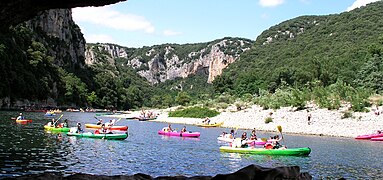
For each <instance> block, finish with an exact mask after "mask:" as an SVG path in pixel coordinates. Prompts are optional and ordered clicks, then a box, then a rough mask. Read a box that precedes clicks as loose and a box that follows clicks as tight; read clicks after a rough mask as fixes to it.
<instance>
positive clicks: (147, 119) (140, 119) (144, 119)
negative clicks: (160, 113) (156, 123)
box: [135, 117, 157, 121]
mask: <svg viewBox="0 0 383 180" xmlns="http://www.w3.org/2000/svg"><path fill="white" fill-rule="evenodd" d="M135 119H138V120H139V121H149V120H155V119H157V118H156V117H154V118H140V117H138V118H135Z"/></svg>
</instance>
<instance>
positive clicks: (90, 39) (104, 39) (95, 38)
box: [84, 34, 117, 43]
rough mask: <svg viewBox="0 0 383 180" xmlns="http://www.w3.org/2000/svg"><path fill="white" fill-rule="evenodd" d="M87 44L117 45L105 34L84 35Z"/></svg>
mask: <svg viewBox="0 0 383 180" xmlns="http://www.w3.org/2000/svg"><path fill="white" fill-rule="evenodd" d="M84 36H85V39H86V42H87V43H117V42H116V40H114V39H113V37H112V36H109V35H106V34H90V35H84Z"/></svg>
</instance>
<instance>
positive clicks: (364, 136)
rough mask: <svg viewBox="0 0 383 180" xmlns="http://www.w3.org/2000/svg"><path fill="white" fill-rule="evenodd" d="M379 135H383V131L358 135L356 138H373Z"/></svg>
mask: <svg viewBox="0 0 383 180" xmlns="http://www.w3.org/2000/svg"><path fill="white" fill-rule="evenodd" d="M377 137H383V133H375V134H365V135H360V136H357V137H356V138H355V139H371V138H377Z"/></svg>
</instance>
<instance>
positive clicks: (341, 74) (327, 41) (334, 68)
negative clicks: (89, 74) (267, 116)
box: [214, 2, 383, 95]
mask: <svg viewBox="0 0 383 180" xmlns="http://www.w3.org/2000/svg"><path fill="white" fill-rule="evenodd" d="M381 17H383V2H376V3H373V4H370V5H368V6H366V7H362V8H360V9H355V10H353V11H350V12H344V13H341V14H339V15H327V16H302V17H297V18H295V19H291V20H288V21H285V22H282V23H280V24H278V25H276V26H273V27H271V28H270V29H268V30H266V31H264V32H263V33H262V34H261V35H260V36H259V37H257V40H256V42H255V43H254V46H253V47H252V49H251V50H250V51H247V52H245V53H244V54H243V55H242V56H241V58H240V60H238V61H236V62H235V63H233V64H232V65H230V66H229V68H227V69H226V70H225V71H224V73H223V75H222V76H220V77H219V78H217V79H216V80H215V81H214V86H215V87H216V91H217V92H220V93H222V92H230V93H232V94H237V95H243V94H246V93H250V94H257V93H258V92H259V90H260V89H263V90H268V91H270V92H275V90H276V89H278V88H280V87H281V86H285V85H290V86H295V87H300V88H302V87H305V86H308V85H309V84H310V83H313V82H315V83H317V84H318V83H319V84H320V85H323V86H325V87H326V86H329V85H331V84H334V83H336V82H337V81H341V82H344V83H346V84H348V85H351V86H352V87H359V86H362V87H365V88H372V89H373V90H374V91H376V92H381V91H382V90H383V88H382V86H381V85H379V84H381V82H382V78H383V68H382V62H381V61H382V48H383V26H382V25H383V19H382V18H381ZM372 63H377V64H374V65H373V64H372ZM372 65H373V67H371V66H372ZM369 68H372V69H369ZM367 69H369V70H367ZM371 73H373V74H374V75H373V76H374V77H370V75H371Z"/></svg>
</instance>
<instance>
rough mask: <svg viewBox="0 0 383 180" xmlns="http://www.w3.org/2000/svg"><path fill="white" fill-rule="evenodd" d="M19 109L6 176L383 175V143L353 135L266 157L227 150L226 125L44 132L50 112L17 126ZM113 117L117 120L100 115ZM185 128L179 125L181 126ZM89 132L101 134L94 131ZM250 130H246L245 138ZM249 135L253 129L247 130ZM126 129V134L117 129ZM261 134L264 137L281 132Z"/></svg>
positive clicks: (8, 125)
mask: <svg viewBox="0 0 383 180" xmlns="http://www.w3.org/2000/svg"><path fill="white" fill-rule="evenodd" d="M16 114H17V112H4V111H3V112H0V128H1V129H3V130H4V131H3V133H1V134H0V178H1V177H7V176H15V175H23V174H34V173H41V172H60V173H63V174H71V173H76V172H82V173H89V174H104V175H119V174H123V175H132V174H135V173H145V174H150V175H152V176H154V177H156V176H163V175H171V176H175V175H184V176H196V175H211V176H214V175H216V174H226V173H231V172H235V171H237V170H238V169H240V168H242V167H245V166H247V165H249V164H257V165H260V166H264V167H278V166H300V167H301V171H303V172H309V173H310V174H311V175H312V176H313V177H314V179H335V178H340V177H345V178H349V179H371V177H373V178H374V179H382V178H383V173H382V172H381V171H380V169H381V165H382V163H381V159H383V155H382V154H381V153H379V152H382V150H383V143H381V142H370V141H357V140H354V139H350V138H333V137H332V138H330V137H319V136H318V137H317V136H304V135H288V134H285V135H284V140H283V142H282V143H283V144H285V145H286V146H287V147H290V148H293V147H310V148H311V149H312V152H311V154H310V155H309V156H307V157H296V156H265V155H249V154H237V153H224V152H220V151H219V147H220V146H222V145H226V144H225V143H221V142H218V141H217V136H218V135H220V134H221V133H222V132H223V131H229V130H230V129H225V128H200V127H197V126H190V125H188V126H187V129H188V130H189V131H198V132H201V136H200V137H199V138H187V137H173V136H164V135H159V134H158V133H157V132H158V130H160V129H162V128H163V127H166V126H167V123H159V122H147V121H136V120H120V121H119V122H118V125H127V126H129V132H128V134H129V137H128V138H127V139H125V140H122V141H118V140H103V139H89V138H77V137H70V136H67V135H66V134H65V133H52V132H47V131H44V128H43V125H44V124H46V123H47V122H48V121H50V120H51V118H46V117H44V115H43V114H44V113H24V114H25V116H26V117H27V118H28V119H29V118H30V119H33V122H32V123H28V124H16V123H15V121H14V120H11V119H10V118H11V117H15V116H16ZM94 116H95V114H94V113H67V112H65V113H64V116H63V118H62V119H68V120H69V125H70V126H75V125H76V123H77V122H81V124H83V125H84V124H85V123H95V122H96V121H97V120H96V119H95V118H94ZM98 118H102V119H103V120H104V122H105V121H109V120H110V119H112V118H108V117H98ZM183 126H184V125H181V124H173V125H172V127H173V128H174V129H181V128H182V127H183ZM85 131H89V132H91V131H94V130H92V129H86V128H85ZM242 132H243V130H239V131H238V133H237V134H238V135H239V134H242ZM247 132H248V133H249V132H250V130H248V131H247ZM116 133H123V132H116ZM275 134H277V132H275V133H271V132H258V134H257V135H258V137H261V138H262V137H269V136H270V135H275Z"/></svg>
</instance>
